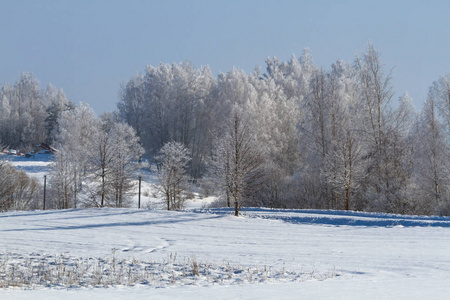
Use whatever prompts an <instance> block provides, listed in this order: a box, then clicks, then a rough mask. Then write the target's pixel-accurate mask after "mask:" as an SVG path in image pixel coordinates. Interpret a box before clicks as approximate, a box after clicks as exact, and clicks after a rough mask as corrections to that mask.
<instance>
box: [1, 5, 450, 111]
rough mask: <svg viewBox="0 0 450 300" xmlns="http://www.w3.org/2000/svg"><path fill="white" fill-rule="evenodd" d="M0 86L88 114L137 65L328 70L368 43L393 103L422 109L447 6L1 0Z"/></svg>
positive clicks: (440, 64)
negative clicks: (25, 80)
mask: <svg viewBox="0 0 450 300" xmlns="http://www.w3.org/2000/svg"><path fill="white" fill-rule="evenodd" d="M0 4H1V10H0V83H1V84H3V83H13V82H15V81H16V80H17V79H18V78H19V76H20V73H21V72H23V71H26V72H33V73H34V74H35V75H36V76H37V78H38V80H39V81H40V83H41V86H42V88H44V87H45V86H46V85H47V84H48V83H52V84H53V85H54V86H56V87H61V88H63V89H64V91H65V92H66V95H67V96H68V98H69V99H71V100H72V101H74V102H76V103H78V102H80V101H83V102H87V103H89V104H90V105H91V106H92V107H93V108H94V109H95V111H96V112H97V113H101V112H103V111H112V110H114V109H115V107H116V103H117V101H118V91H119V89H120V85H121V84H122V83H125V82H126V81H127V80H128V79H129V78H130V77H131V76H133V75H134V74H135V73H136V72H143V71H144V70H145V66H146V65H147V64H148V65H158V64H159V63H161V62H164V63H172V62H177V63H178V62H181V61H184V60H190V61H191V62H192V63H193V64H194V65H195V66H197V67H199V66H201V65H209V66H210V68H211V70H212V72H213V74H214V75H217V74H218V73H219V72H227V71H229V70H231V69H232V67H233V66H236V67H239V68H241V69H243V70H245V71H246V72H247V73H249V72H251V71H252V70H253V69H254V68H255V66H257V65H258V66H261V67H262V69H263V70H264V69H265V66H264V60H265V58H266V57H268V56H270V57H273V56H276V57H278V58H279V59H280V60H282V61H285V60H288V59H289V58H290V56H291V55H292V54H296V55H297V56H300V55H301V53H302V51H303V49H304V48H306V47H308V48H310V50H311V52H312V55H313V58H314V62H315V64H316V65H318V66H323V67H324V68H325V69H329V68H330V65H331V64H332V63H333V62H335V61H336V60H338V59H343V60H345V61H353V59H354V57H355V54H357V53H361V52H363V51H364V49H365V47H366V45H367V43H368V41H371V42H372V43H373V44H374V46H375V48H376V49H378V50H379V52H380V54H381V57H382V62H383V63H384V64H385V65H386V67H387V68H388V69H390V68H394V70H393V77H394V81H393V83H394V89H395V91H396V94H395V98H398V97H399V96H400V95H402V94H403V93H404V92H406V91H408V93H409V94H410V96H411V97H412V98H413V99H414V103H415V105H416V107H418V108H421V106H422V103H423V101H424V100H425V97H426V94H427V91H428V87H429V86H430V85H431V83H432V82H433V81H434V80H437V79H438V78H439V77H440V76H441V75H444V74H445V73H447V72H449V71H450V65H449V62H450V59H449V54H450V39H449V37H450V17H449V15H448V12H449V11H450V2H448V1H414V0H411V1H395V0H391V1H361V0H359V1H356V0H355V1H353V0H352V1H350V0H349V1H317V0H316V1H313V0H311V1H282V0H281V1H280V0H279V1H262V0H260V1H245V0H240V1H233V0H228V1H213V0H210V1H207V0H204V1H136V0H126V1H125V0H123V1H112V0H108V1H105V0H102V1H100V0H90V1H83V0H77V1H72V0H71V1H66V0H54V1H52V0H45V1H44V0H41V1H20V0H18V1H13V0H0Z"/></svg>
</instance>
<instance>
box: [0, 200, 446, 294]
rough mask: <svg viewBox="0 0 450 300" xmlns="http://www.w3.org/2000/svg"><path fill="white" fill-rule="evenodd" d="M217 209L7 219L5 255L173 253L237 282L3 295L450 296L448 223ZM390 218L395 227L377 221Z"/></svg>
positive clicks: (1, 231)
mask: <svg viewBox="0 0 450 300" xmlns="http://www.w3.org/2000/svg"><path fill="white" fill-rule="evenodd" d="M212 212H213V213H196V212H166V211H154V210H143V209H141V210H137V209H108V208H105V209H85V210H83V209H76V210H64V211H32V212H8V213H3V214H1V215H0V236H1V239H0V253H2V257H4V256H5V254H6V253H10V254H9V255H10V257H13V258H14V259H16V260H18V261H20V259H21V258H20V257H22V260H23V259H27V258H29V257H31V256H33V255H34V256H36V255H37V254H39V255H41V256H44V255H48V256H50V257H53V256H55V257H56V256H58V255H60V254H64V255H65V256H67V257H73V258H95V259H101V258H103V259H104V260H108V259H110V258H111V251H112V249H116V250H115V256H116V257H117V259H124V260H133V259H134V260H136V261H144V262H150V261H151V262H159V263H164V262H167V261H168V260H170V259H171V257H174V256H176V257H177V260H178V261H180V262H186V261H189V260H192V259H193V258H195V259H196V260H198V261H199V262H200V263H203V264H204V265H208V266H210V267H209V268H213V269H214V266H233V268H236V269H239V270H241V271H237V272H235V273H233V278H234V277H236V278H237V280H229V281H226V280H225V281H224V282H218V281H216V282H213V281H212V280H210V281H208V278H206V277H203V279H202V277H201V276H200V277H198V279H196V278H197V277H195V278H194V281H193V282H192V281H189V282H188V283H186V281H178V282H174V283H167V284H166V285H164V286H166V288H162V289H161V288H154V287H153V286H152V284H151V283H146V284H142V285H136V286H134V287H121V286H114V287H110V288H91V287H83V288H72V289H69V290H65V289H61V287H60V288H59V289H58V287H56V289H55V287H53V288H49V287H47V288H46V287H45V286H44V287H41V286H38V287H36V289H37V290H35V291H23V290H20V289H0V298H1V299H15V298H17V299H30V298H34V299H58V298H65V299H81V298H92V297H95V298H97V299H98V298H100V299H105V298H113V299H131V298H133V299H137V298H141V299H147V298H151V299H193V298H196V299H268V298H270V299H299V298H305V299H330V298H333V299H424V298H427V299H447V297H448V294H449V292H450V283H449V282H450V281H449V279H450V251H449V250H450V234H449V228H448V227H447V226H448V224H450V219H449V218H438V217H434V218H422V217H402V216H391V215H386V214H364V213H348V214H347V213H342V212H333V211H293V210H290V211H281V210H275V211H272V210H268V209H251V210H247V211H246V212H245V213H244V214H245V216H244V217H239V218H235V217H233V216H231V215H230V214H231V211H226V210H223V209H222V210H213V211H212ZM383 219H384V220H395V224H388V223H386V222H379V221H380V220H383ZM294 220H295V221H294ZM314 220H315V221H314ZM342 220H345V222H344V221H342ZM412 221H414V222H416V221H417V222H418V223H410V222H412ZM389 222H390V221H389ZM423 222H426V223H427V226H423V225H424V224H423ZM265 268H266V269H270V270H271V274H272V275H271V277H270V276H269V277H270V278H268V279H267V280H256V277H255V278H253V280H251V279H249V278H248V276H247V275H245V274H246V273H245V272H246V271H245V270H247V269H248V270H255V269H259V270H263V269H265ZM214 270H218V269H214ZM239 274H244V275H245V276H247V277H245V276H244V275H243V276H244V277H240V279H239V276H240V275H239ZM306 275H307V276H306ZM337 275H339V276H337ZM296 276H297V277H296ZM191 279H192V278H191ZM238 279H239V280H238Z"/></svg>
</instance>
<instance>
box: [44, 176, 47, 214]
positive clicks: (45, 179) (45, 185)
mask: <svg viewBox="0 0 450 300" xmlns="http://www.w3.org/2000/svg"><path fill="white" fill-rule="evenodd" d="M46 189H47V175H44V210H45V192H46Z"/></svg>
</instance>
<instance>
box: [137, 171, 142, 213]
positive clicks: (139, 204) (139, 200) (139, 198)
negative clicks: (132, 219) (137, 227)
mask: <svg viewBox="0 0 450 300" xmlns="http://www.w3.org/2000/svg"><path fill="white" fill-rule="evenodd" d="M141 180H142V177H141V176H139V196H138V208H141Z"/></svg>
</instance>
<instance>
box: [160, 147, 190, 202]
mask: <svg viewBox="0 0 450 300" xmlns="http://www.w3.org/2000/svg"><path fill="white" fill-rule="evenodd" d="M156 159H157V161H158V174H157V175H158V180H159V183H160V189H161V192H162V193H163V194H164V198H165V204H166V207H167V210H174V209H181V208H183V207H184V202H185V200H186V196H187V195H186V192H187V191H188V189H189V181H188V179H189V177H188V175H187V172H186V169H187V164H188V163H189V161H190V160H191V157H190V152H189V150H188V149H187V148H186V147H185V146H184V145H183V144H181V143H178V142H169V143H167V144H165V145H164V146H163V147H162V148H161V150H160V152H159V155H158V156H157V157H156Z"/></svg>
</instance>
